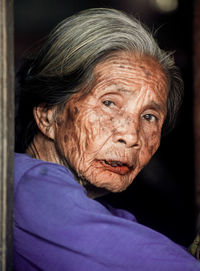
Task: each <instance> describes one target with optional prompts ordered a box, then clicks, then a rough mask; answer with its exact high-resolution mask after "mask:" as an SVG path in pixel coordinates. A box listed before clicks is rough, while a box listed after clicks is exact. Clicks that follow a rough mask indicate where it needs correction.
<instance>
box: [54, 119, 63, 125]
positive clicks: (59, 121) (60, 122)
mask: <svg viewBox="0 0 200 271" xmlns="http://www.w3.org/2000/svg"><path fill="white" fill-rule="evenodd" d="M56 123H57V125H58V126H62V125H63V123H64V119H63V118H58V119H57V120H56Z"/></svg>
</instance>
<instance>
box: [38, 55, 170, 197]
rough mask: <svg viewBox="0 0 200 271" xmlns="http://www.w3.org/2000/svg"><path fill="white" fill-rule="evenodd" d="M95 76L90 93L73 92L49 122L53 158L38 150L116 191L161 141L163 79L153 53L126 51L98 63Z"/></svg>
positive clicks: (128, 180)
mask: <svg viewBox="0 0 200 271" xmlns="http://www.w3.org/2000/svg"><path fill="white" fill-rule="evenodd" d="M94 75H95V82H94V84H93V87H92V89H91V91H90V92H89V94H87V95H86V96H84V97H81V95H80V93H79V94H75V95H74V96H73V97H72V99H71V100H70V101H69V102H68V103H67V104H66V106H65V108H64V110H63V111H62V113H61V114H60V115H59V117H58V118H57V121H56V123H55V124H54V125H53V128H52V129H53V136H52V138H53V145H54V146H55V148H54V147H51V148H49V149H48V150H49V152H52V154H51V155H50V156H49V157H51V159H49V158H48V155H49V154H46V157H45V154H44V150H42V147H40V148H38V153H40V152H43V156H42V157H43V159H44V160H53V162H59V163H61V164H64V165H65V166H68V165H70V167H72V168H73V169H74V170H75V171H76V172H77V174H78V176H79V177H80V178H82V179H86V180H87V181H88V182H89V183H91V184H93V185H94V186H95V187H100V188H106V189H107V190H109V191H112V192H119V191H123V190H124V189H126V188H127V187H128V186H129V185H130V184H131V183H132V181H133V180H134V178H135V177H136V175H137V174H138V173H139V172H140V170H141V169H142V168H143V167H144V166H145V165H146V164H147V163H148V162H149V160H150V158H151V157H152V155H153V154H154V153H155V152H156V150H157V149H158V147H159V145H160V137H161V130H162V125H163V122H164V119H165V116H166V101H167V94H168V85H167V79H166V75H165V73H164V72H163V71H162V69H161V67H160V65H159V64H158V63H157V62H156V61H155V60H154V59H153V58H151V57H148V56H142V57H141V56H139V55H138V56H134V55H133V54H128V53H118V54H115V55H113V56H112V57H111V58H108V59H107V60H105V61H104V62H101V63H99V64H97V66H96V68H95V70H94ZM35 142H36V143H37V144H40V143H39V141H38V140H36V141H35ZM37 144H36V145H37ZM43 148H44V147H43ZM45 149H46V150H47V148H45ZM52 157H54V158H52Z"/></svg>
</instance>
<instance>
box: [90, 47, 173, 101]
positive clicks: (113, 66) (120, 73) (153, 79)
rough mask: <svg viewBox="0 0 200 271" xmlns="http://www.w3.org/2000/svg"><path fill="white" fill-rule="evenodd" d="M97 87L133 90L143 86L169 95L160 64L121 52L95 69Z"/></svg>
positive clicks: (143, 56) (144, 57)
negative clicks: (115, 86) (123, 87)
mask: <svg viewBox="0 0 200 271" xmlns="http://www.w3.org/2000/svg"><path fill="white" fill-rule="evenodd" d="M94 75H95V79H96V80H95V81H96V82H95V83H96V85H98V86H99V85H102V87H103V86H105V87H106V85H107V86H109V85H118V87H119V88H120V85H121V86H122V85H123V86H125V87H127V88H129V87H130V88H131V89H132V90H134V88H135V89H141V88H142V87H143V86H146V87H149V88H153V90H154V91H157V92H158V94H162V95H164V96H166V95H167V94H168V80H167V77H166V74H165V72H164V71H163V69H162V67H161V65H160V63H159V62H158V61H156V60H155V59H154V58H152V57H150V56H147V55H139V54H133V53H132V54H131V53H127V52H120V53H115V54H113V55H110V57H109V58H108V59H106V60H104V61H103V62H101V63H99V64H98V65H97V66H96V68H95V69H94Z"/></svg>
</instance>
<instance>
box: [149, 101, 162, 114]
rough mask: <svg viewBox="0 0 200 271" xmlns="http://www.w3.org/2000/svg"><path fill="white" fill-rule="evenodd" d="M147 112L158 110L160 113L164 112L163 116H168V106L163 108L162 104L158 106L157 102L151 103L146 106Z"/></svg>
mask: <svg viewBox="0 0 200 271" xmlns="http://www.w3.org/2000/svg"><path fill="white" fill-rule="evenodd" d="M144 109H145V110H146V109H154V110H156V111H160V112H162V113H163V114H165V115H166V114H167V106H163V105H161V104H158V103H156V102H154V101H151V102H150V103H148V104H147V105H146V106H145V108H144Z"/></svg>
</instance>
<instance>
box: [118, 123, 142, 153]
mask: <svg viewBox="0 0 200 271" xmlns="http://www.w3.org/2000/svg"><path fill="white" fill-rule="evenodd" d="M114 142H115V143H121V144H124V145H125V146H126V147H127V148H135V149H140V147H141V137H140V129H139V124H138V123H136V122H132V123H129V124H124V125H120V127H118V128H117V129H116V132H115V133H114Z"/></svg>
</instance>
